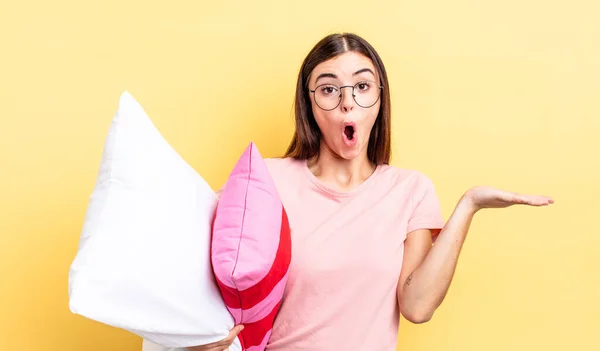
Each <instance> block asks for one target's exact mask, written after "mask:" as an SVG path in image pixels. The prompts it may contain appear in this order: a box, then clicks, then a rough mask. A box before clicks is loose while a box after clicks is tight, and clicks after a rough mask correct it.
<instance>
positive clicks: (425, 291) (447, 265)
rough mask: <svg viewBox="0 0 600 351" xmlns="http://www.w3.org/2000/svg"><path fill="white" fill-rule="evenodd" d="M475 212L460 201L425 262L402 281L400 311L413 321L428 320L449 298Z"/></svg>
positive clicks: (471, 207)
mask: <svg viewBox="0 0 600 351" xmlns="http://www.w3.org/2000/svg"><path fill="white" fill-rule="evenodd" d="M475 212H476V211H475V210H474V206H473V205H472V204H471V203H470V201H469V200H467V199H466V197H463V198H461V200H460V201H459V202H458V204H457V206H456V208H455V209H454V211H453V213H452V215H451V216H450V218H449V219H448V221H447V222H446V225H445V226H444V228H443V229H442V231H441V232H440V234H439V236H438V238H437V240H436V242H435V245H433V246H432V248H431V250H430V251H429V252H428V254H427V256H426V257H425V258H424V259H423V262H421V264H420V265H419V266H418V267H417V268H416V269H415V270H414V271H413V272H412V273H411V274H410V275H409V276H408V278H407V279H406V280H405V281H401V282H399V284H402V286H400V287H399V289H398V294H399V303H400V308H401V310H402V313H403V314H404V315H405V317H407V318H409V319H410V320H412V321H413V322H417V323H420V322H426V321H428V320H429V319H430V318H431V316H432V315H433V313H434V311H435V310H436V309H437V308H438V306H439V305H440V304H441V303H442V301H443V299H444V297H445V296H446V293H447V291H448V288H449V287H450V283H451V281H452V278H453V276H454V272H455V269H456V265H457V262H458V257H459V255H460V252H461V249H462V246H463V243H464V241H465V239H466V237H467V232H468V230H469V227H470V225H471V221H472V219H473V216H474V214H475ZM400 292H401V293H400Z"/></svg>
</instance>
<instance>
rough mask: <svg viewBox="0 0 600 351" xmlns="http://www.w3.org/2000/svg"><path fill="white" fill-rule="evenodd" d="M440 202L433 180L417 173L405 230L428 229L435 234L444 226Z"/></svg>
mask: <svg viewBox="0 0 600 351" xmlns="http://www.w3.org/2000/svg"><path fill="white" fill-rule="evenodd" d="M444 223H445V221H444V218H443V217H442V211H441V208H440V202H439V199H438V196H437V193H436V190H435V186H434V185H433V182H432V181H431V180H430V179H429V178H427V177H426V176H425V175H422V174H419V176H418V180H417V181H416V182H415V189H414V191H413V212H412V214H411V217H410V219H409V221H408V228H407V232H408V233H410V232H412V231H414V230H417V229H430V230H432V232H433V236H434V237H435V236H437V235H438V234H439V232H440V231H441V229H442V228H443V226H444Z"/></svg>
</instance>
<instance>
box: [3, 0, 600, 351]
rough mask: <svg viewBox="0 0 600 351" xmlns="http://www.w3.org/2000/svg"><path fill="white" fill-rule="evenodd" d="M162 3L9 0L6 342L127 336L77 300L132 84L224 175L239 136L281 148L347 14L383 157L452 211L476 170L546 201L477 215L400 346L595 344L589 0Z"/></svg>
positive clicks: (594, 82)
mask: <svg viewBox="0 0 600 351" xmlns="http://www.w3.org/2000/svg"><path fill="white" fill-rule="evenodd" d="M167 3H168V2H164V1H160V2H148V1H139V0H138V1H126V2H124V1H115V0H110V1H102V2H95V3H93V4H92V3H90V2H85V1H66V0H57V1H8V0H4V1H2V3H0V39H1V40H0V118H1V120H0V121H1V124H0V161H1V162H0V171H1V178H0V179H1V182H0V206H1V207H0V209H1V211H0V233H1V239H2V240H1V244H0V247H1V249H0V250H1V252H0V267H1V271H0V272H1V280H0V348H1V349H2V350H45V351H55V350H56V351H59V350H60V351H64V350H85V351H88V350H99V351H100V350H102V351H105V350H111V351H118V350H139V345H140V339H139V338H138V337H136V336H133V335H131V334H128V333H126V332H124V331H121V330H117V329H114V328H111V327H107V326H104V325H101V324H99V323H95V322H92V321H89V320H86V319H84V318H82V317H79V316H75V315H72V314H71V313H70V312H69V309H68V296H67V273H68V268H69V265H70V263H71V260H72V259H73V257H74V255H75V253H76V248H77V244H78V239H79V232H80V230H81V226H82V222H83V216H84V214H85V210H86V205H87V201H88V197H89V195H90V192H91V190H92V188H93V185H94V181H95V177H96V172H97V167H98V165H99V161H100V156H101V153H102V146H103V143H104V138H105V136H106V132H107V130H108V126H109V123H110V120H111V118H112V116H113V114H114V112H115V110H116V106H117V102H118V97H119V95H120V94H121V92H122V91H123V90H125V89H127V90H129V91H130V92H131V93H132V94H133V95H134V96H135V97H136V98H137V99H138V100H139V101H140V102H141V103H142V105H143V106H144V107H145V108H146V110H147V111H148V113H149V115H150V116H151V118H152V119H153V121H154V122H155V124H156V125H157V126H158V128H159V129H160V130H161V132H162V133H163V135H164V136H165V137H166V138H167V139H168V140H169V142H170V143H171V144H172V145H173V146H174V147H175V148H176V150H177V151H178V152H179V153H180V154H181V155H182V156H183V157H184V158H185V159H186V160H187V161H188V162H189V163H190V164H191V165H192V166H193V167H194V168H195V169H197V170H198V172H200V173H201V174H202V175H203V176H205V177H206V179H207V180H208V181H209V183H210V184H211V185H213V186H214V187H218V186H220V185H221V184H222V182H223V181H224V180H225V178H226V176H227V174H228V172H229V171H230V170H231V167H232V166H233V164H234V162H235V161H236V159H237V157H238V156H239V155H240V153H241V152H242V151H243V149H244V148H245V147H246V145H247V144H248V143H249V142H250V141H251V140H254V141H256V142H257V144H258V146H259V148H260V150H261V152H262V154H263V155H264V156H279V155H280V154H281V153H283V151H284V149H285V147H286V146H287V143H288V140H289V138H290V136H291V132H292V123H291V122H292V120H291V112H292V105H291V104H292V99H293V94H294V84H295V78H296V74H297V70H298V68H299V66H300V63H301V61H302V59H303V58H304V56H305V54H306V53H307V52H308V50H309V49H310V48H311V47H312V46H313V45H314V44H315V43H316V41H317V40H319V39H320V38H321V37H322V36H324V35H326V34H328V33H331V32H337V31H353V32H356V33H358V34H360V35H362V36H364V37H365V38H366V39H367V40H369V41H371V42H372V44H373V45H374V46H375V47H376V48H377V50H378V51H379V53H380V54H381V56H382V57H383V59H384V62H385V64H386V65H387V68H388V70H389V76H390V81H391V85H392V88H391V91H392V98H393V108H392V111H393V118H394V119H393V124H394V130H393V131H394V138H393V142H394V161H393V164H394V165H398V166H403V167H410V168H417V169H419V170H421V171H423V172H425V173H426V174H427V175H429V176H430V177H431V178H432V179H433V180H434V182H435V184H436V186H437V189H438V193H439V196H440V199H441V202H442V206H443V210H444V214H445V215H446V216H448V215H449V214H450V213H451V211H452V209H453V206H454V205H455V202H456V200H457V199H458V197H459V196H460V195H461V194H462V192H463V191H464V190H466V189H467V188H468V187H470V186H472V185H477V184H488V185H493V186H497V187H501V188H505V189H509V190H515V191H520V192H531V193H541V194H547V195H551V196H553V197H555V199H556V201H557V203H556V204H555V205H554V206H553V207H550V208H542V209H537V208H522V207H521V208H510V209H504V210H490V211H486V212H482V213H480V214H478V215H477V218H476V220H475V222H474V223H473V227H472V230H471V232H470V236H469V238H468V240H467V243H466V245H465V248H464V251H463V254H462V256H461V260H460V262H459V266H458V270H457V273H456V275H455V280H454V282H453V284H452V287H451V289H450V292H449V294H448V296H447V298H446V301H445V302H444V304H443V305H442V307H441V308H440V309H439V311H438V312H437V314H436V315H435V316H434V318H433V320H432V321H431V322H430V323H428V324H424V325H411V324H410V323H407V322H406V321H404V320H403V321H402V323H401V331H400V341H399V349H400V350H410V351H425V350H436V351H443V350H453V351H454V350H456V351H467V350H477V351H480V350H488V351H493V350H498V351H500V350H502V351H505V350H598V349H600V343H599V342H598V338H597V336H598V326H599V325H600V323H599V322H598V319H599V318H600V317H599V316H600V302H599V297H600V287H599V285H600V273H599V268H600V258H599V256H598V250H599V248H600V235H599V233H598V227H597V226H596V221H597V220H598V217H599V210H600V205H598V199H599V198H600V186H599V185H598V181H599V180H600V161H599V160H600V156H598V154H599V152H600V138H598V137H599V136H600V107H599V106H600V105H599V101H600V89H599V88H600V85H599V83H598V82H600V68H599V66H600V25H599V24H598V20H597V16H598V14H599V13H600V6H599V5H597V3H596V2H592V1H584V0H573V1H570V2H568V5H567V2H564V1H562V2H548V1H541V0H538V1H531V0H529V1H522V0H508V1H502V2H489V1H478V0H457V1H431V0H425V1H400V2H396V1H394V2H392V1H390V2H389V3H387V2H377V1H375V2H367V1H354V0H348V1H344V2H338V1H294V2H289V3H286V4H284V3H283V2H282V1H211V2H204V1H189V0H188V1H174V2H172V3H171V4H169V5H167ZM271 131H272V133H273V134H268V133H271ZM357 298H360V297H359V296H357ZM348 332H352V331H350V330H349V331H348ZM344 351H346V350H344Z"/></svg>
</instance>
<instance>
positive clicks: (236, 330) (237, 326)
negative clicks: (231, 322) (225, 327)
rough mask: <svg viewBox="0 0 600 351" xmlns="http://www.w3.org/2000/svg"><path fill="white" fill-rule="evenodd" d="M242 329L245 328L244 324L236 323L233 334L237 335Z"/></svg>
mask: <svg viewBox="0 0 600 351" xmlns="http://www.w3.org/2000/svg"><path fill="white" fill-rule="evenodd" d="M242 330H244V325H243V324H240V325H236V326H235V327H234V328H233V330H232V334H233V335H236V336H237V335H238V334H239V333H241V331H242Z"/></svg>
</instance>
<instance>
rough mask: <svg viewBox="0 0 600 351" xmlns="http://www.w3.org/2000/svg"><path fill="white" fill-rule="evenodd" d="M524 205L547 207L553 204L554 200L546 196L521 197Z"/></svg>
mask: <svg viewBox="0 0 600 351" xmlns="http://www.w3.org/2000/svg"><path fill="white" fill-rule="evenodd" d="M523 200H524V201H526V202H524V204H527V205H531V206H547V205H550V204H553V203H554V199H552V198H551V197H548V196H534V195H529V196H523Z"/></svg>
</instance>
